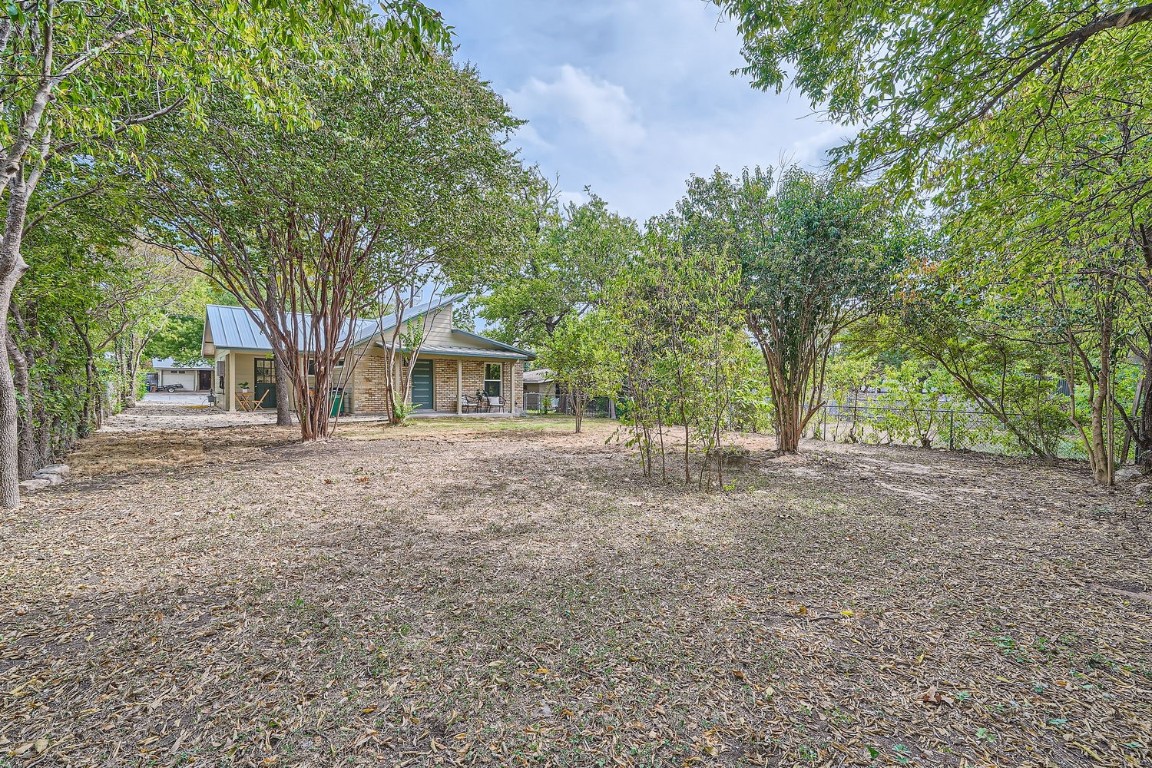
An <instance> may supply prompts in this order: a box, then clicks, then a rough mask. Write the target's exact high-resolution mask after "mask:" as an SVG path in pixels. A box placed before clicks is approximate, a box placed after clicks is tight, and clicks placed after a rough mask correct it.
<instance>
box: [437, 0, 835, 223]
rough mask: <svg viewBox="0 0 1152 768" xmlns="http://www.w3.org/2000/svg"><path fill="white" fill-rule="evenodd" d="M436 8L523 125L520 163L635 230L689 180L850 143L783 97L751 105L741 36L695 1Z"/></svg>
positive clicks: (518, 1) (464, 3)
mask: <svg viewBox="0 0 1152 768" xmlns="http://www.w3.org/2000/svg"><path fill="white" fill-rule="evenodd" d="M437 7H438V8H440V9H441V10H443V11H444V13H445V16H446V17H447V18H448V20H449V22H450V23H452V24H455V25H456V29H457V34H458V39H459V41H460V43H461V56H462V57H463V58H464V59H468V60H471V61H473V62H474V63H476V64H477V66H478V67H479V69H480V72H481V73H482V74H483V75H484V76H485V77H488V78H490V79H491V81H492V83H493V86H494V87H495V88H496V89H497V90H498V91H499V92H500V93H501V94H503V95H504V96H505V97H506V99H507V101H508V103H509V106H510V108H511V110H512V112H513V114H515V115H516V116H517V117H520V118H523V119H527V120H530V121H531V123H530V124H529V125H527V126H525V127H524V128H523V129H521V131H520V133H519V134H518V135H517V137H516V143H517V144H518V145H519V146H520V147H521V148H522V157H523V158H524V159H525V161H526V162H529V163H537V164H539V166H540V169H541V171H542V172H543V173H544V175H545V176H547V177H548V178H549V179H552V178H555V177H557V176H558V177H559V180H560V183H561V184H562V185H563V189H565V190H579V189H582V188H583V187H584V186H585V185H589V186H591V188H592V189H593V190H594V191H595V192H596V193H597V194H599V195H601V196H602V197H604V198H605V199H606V200H607V201H608V204H609V206H611V207H612V208H615V209H617V210H619V211H620V212H621V213H624V214H626V215H629V216H632V217H634V218H637V219H640V220H644V219H647V218H648V217H649V216H652V215H655V214H660V213H663V212H664V211H667V210H668V209H669V208H671V207H672V206H673V205H674V204H675V203H676V200H678V199H679V198H680V197H681V196H682V195H683V194H684V182H685V180H686V179H687V178H688V176H689V175H690V174H693V173H695V174H699V175H707V174H709V173H711V172H712V169H713V168H714V167H716V166H719V167H721V168H723V169H724V170H727V171H731V172H738V171H739V170H740V169H741V168H742V167H743V166H746V165H749V166H750V165H757V164H759V165H777V164H779V163H780V162H781V161H793V162H797V163H800V164H802V165H804V166H806V167H810V168H817V167H820V166H821V165H822V164H823V163H824V162H825V160H826V151H827V150H828V148H829V147H831V146H834V145H836V144H838V143H840V141H841V140H843V139H845V138H848V137H850V136H851V135H852V134H853V132H854V131H853V130H852V128H851V127H844V126H836V125H831V124H829V123H828V122H825V121H823V120H821V119H820V116H819V115H816V114H813V109H812V106H811V105H810V104H809V103H808V100H807V99H806V98H805V97H804V96H803V95H801V94H799V93H797V92H795V91H785V92H784V93H780V94H777V93H764V92H761V91H755V90H753V89H752V88H750V87H749V85H748V82H747V79H746V78H743V77H739V76H736V77H733V76H732V74H731V72H732V70H734V69H737V68H739V67H740V66H741V65H742V64H743V63H744V61H743V58H742V57H741V55H740V44H741V41H740V36H739V34H738V32H737V30H736V28H735V24H734V23H733V22H731V21H718V19H719V12H718V10H717V8H716V6H715V5H713V4H711V3H707V2H702V0H581V2H579V3H572V2H568V3H557V2H551V3H549V2H540V0H443V2H442V3H441V4H440V5H438V6H437ZM572 199H579V198H576V197H575V196H574V197H573V198H572Z"/></svg>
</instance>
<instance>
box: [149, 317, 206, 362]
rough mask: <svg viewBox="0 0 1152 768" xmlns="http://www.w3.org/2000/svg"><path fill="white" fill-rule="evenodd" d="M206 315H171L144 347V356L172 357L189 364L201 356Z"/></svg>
mask: <svg viewBox="0 0 1152 768" xmlns="http://www.w3.org/2000/svg"><path fill="white" fill-rule="evenodd" d="M203 336H204V315H203V314H201V315H195V316H193V315H169V316H168V321H167V322H166V323H165V324H164V327H163V328H162V329H161V330H160V331H159V332H158V333H157V334H156V335H155V336H153V337H152V340H151V341H149V342H148V344H147V345H146V346H145V347H144V356H145V357H150V358H159V359H164V358H166V357H170V358H172V359H173V360H175V361H176V363H177V364H179V365H188V364H189V363H192V362H194V361H196V360H199V359H200V357H201V354H200V343H201V341H202V340H203Z"/></svg>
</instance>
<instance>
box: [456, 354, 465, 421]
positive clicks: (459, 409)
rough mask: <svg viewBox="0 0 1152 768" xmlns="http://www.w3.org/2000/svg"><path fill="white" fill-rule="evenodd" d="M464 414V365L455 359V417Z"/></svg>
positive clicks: (458, 359)
mask: <svg viewBox="0 0 1152 768" xmlns="http://www.w3.org/2000/svg"><path fill="white" fill-rule="evenodd" d="M462 413H464V364H463V363H462V362H460V358H456V415H457V416H459V415H461V414H462Z"/></svg>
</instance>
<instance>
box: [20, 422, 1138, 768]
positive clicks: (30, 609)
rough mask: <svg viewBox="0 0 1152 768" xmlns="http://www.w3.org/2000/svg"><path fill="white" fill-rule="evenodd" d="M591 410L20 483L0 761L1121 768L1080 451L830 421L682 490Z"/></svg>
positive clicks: (1112, 604)
mask: <svg viewBox="0 0 1152 768" xmlns="http://www.w3.org/2000/svg"><path fill="white" fill-rule="evenodd" d="M369 426H371V425H369ZM369 426H365V427H364V429H368V428H369ZM595 427H596V425H595V424H593V425H591V426H590V427H589V430H590V434H589V435H588V436H587V437H574V436H572V435H570V434H567V432H561V431H559V430H550V431H549V430H543V431H541V432H534V433H532V434H525V433H524V432H517V431H516V430H508V431H507V432H505V433H501V434H491V433H484V432H482V431H477V428H475V427H472V426H468V427H458V428H456V429H457V432H449V434H458V435H463V436H464V438H463V439H458V440H455V441H454V444H449V443H448V442H447V441H445V440H443V438H442V433H441V432H432V431H431V430H432V428H431V427H427V428H426V427H424V426H422V425H418V426H414V427H413V428H412V431H405V432H404V433H403V434H401V433H396V432H389V433H387V434H388V436H389V437H388V439H383V440H381V439H377V438H373V439H371V440H367V439H365V440H360V441H357V442H355V443H352V442H351V441H342V440H339V439H337V440H333V441H330V442H328V443H325V444H324V445H323V446H296V445H291V446H289V445H287V444H283V445H280V446H277V445H273V444H272V442H273V441H270V440H269V439H268V437H267V435H266V434H264V433H257V432H256V431H255V430H256V428H248V427H246V428H244V429H243V430H216V431H215V433H214V434H199V433H197V435H196V437H195V439H196V440H198V441H200V442H201V443H202V445H203V449H202V451H201V452H202V453H203V454H204V458H205V459H206V460H208V461H210V462H215V464H214V466H213V468H212V469H211V471H210V472H209V471H208V470H204V471H203V472H201V471H200V470H198V469H196V468H195V467H190V468H188V470H187V471H185V472H181V473H176V475H173V476H167V475H164V476H161V475H156V474H149V473H150V472H151V469H150V468H149V469H146V470H142V471H140V472H139V473H137V474H127V475H121V476H118V477H116V478H114V479H112V480H110V481H108V482H106V483H103V484H101V483H99V482H95V483H91V484H88V485H84V484H82V483H78V484H74V485H73V486H72V487H71V488H70V489H69V490H67V491H60V492H59V493H57V494H55V495H52V496H43V497H39V498H38V499H37V500H36V501H35V502H34V503H32V504H31V505H30V506H29V507H27V508H25V509H22V510H21V511H19V512H18V513H17V517H16V518H14V519H13V520H12V521H8V520H7V518H5V521H4V522H2V523H0V525H2V526H3V528H2V530H0V533H2V534H3V536H4V537H5V538H4V543H5V548H4V555H3V557H4V558H6V559H4V560H3V561H0V606H10V608H9V609H8V610H9V612H8V613H7V614H5V615H0V691H2V692H3V693H0V765H3V764H4V763H5V762H11V763H12V764H13V766H16V765H23V764H24V762H25V761H26V762H28V763H32V764H47V763H49V762H52V764H56V763H59V764H61V765H73V766H77V768H81V767H87V766H96V765H136V764H140V765H144V764H149V763H152V764H157V765H169V764H176V763H177V762H179V761H181V760H188V761H190V762H189V763H188V764H190V765H193V766H194V765H196V764H198V763H200V762H204V763H207V764H235V765H251V766H258V765H268V766H272V765H304V764H308V765H325V766H328V765H331V766H339V767H341V768H343V767H344V766H353V765H397V766H421V765H435V764H444V765H480V764H486V765H539V766H541V768H552V767H553V766H557V765H565V764H567V765H585V764H595V763H602V764H604V765H614V766H630V765H632V766H635V765H698V766H706V765H718V764H724V765H727V764H732V765H765V766H770V765H781V764H784V765H793V764H805V765H849V764H859V765H867V764H875V765H933V766H935V765H940V766H946V767H947V768H956V767H957V766H960V765H969V766H976V765H994V764H1000V765H1022V764H1035V765H1041V764H1043V763H1042V758H1041V756H1043V759H1048V760H1050V761H1052V762H1051V763H1050V764H1059V765H1061V766H1065V765H1067V766H1070V767H1073V768H1078V767H1079V766H1088V765H1101V766H1109V767H1113V766H1115V767H1116V768H1128V766H1139V765H1145V764H1152V752H1150V751H1149V748H1148V746H1146V745H1149V744H1152V732H1150V729H1152V726H1150V725H1149V723H1152V711H1150V710H1152V704H1150V703H1149V697H1148V695H1147V675H1146V672H1145V670H1147V669H1149V668H1150V667H1149V663H1148V653H1147V649H1148V648H1149V647H1152V645H1150V643H1152V628H1150V623H1149V622H1148V620H1147V618H1148V613H1147V610H1146V605H1145V604H1144V603H1142V602H1141V601H1136V600H1128V602H1127V604H1126V603H1125V602H1124V601H1125V599H1126V598H1125V596H1124V595H1112V594H1110V593H1106V594H1104V595H1101V594H1100V590H1093V589H1090V588H1089V587H1090V586H1091V585H1092V584H1098V583H1105V582H1108V583H1116V584H1121V583H1123V584H1136V583H1141V584H1147V583H1150V579H1149V578H1148V575H1147V573H1146V571H1147V565H1146V563H1145V562H1144V561H1142V560H1139V559H1138V558H1134V557H1133V556H1132V554H1131V552H1132V547H1135V546H1145V544H1143V543H1141V542H1145V541H1146V539H1142V538H1139V536H1140V534H1139V533H1138V532H1137V533H1133V534H1130V535H1127V536H1117V535H1116V527H1115V526H1113V525H1111V524H1108V523H1104V522H1101V521H1100V520H1098V519H1095V518H1093V519H1090V520H1088V519H1081V518H1079V517H1078V516H1077V514H1078V513H1077V512H1076V510H1077V509H1078V508H1079V507H1078V506H1077V505H1078V504H1080V503H1081V502H1082V501H1083V500H1084V499H1085V495H1086V492H1085V491H1084V490H1083V486H1082V484H1081V485H1076V484H1075V483H1074V482H1073V481H1074V480H1075V477H1076V470H1070V469H1068V468H1066V467H1065V468H1062V467H1059V466H1057V467H1046V466H1040V465H1035V464H1030V463H1025V462H1016V461H1013V460H988V459H984V458H980V457H961V456H955V455H948V454H941V453H936V452H924V451H902V450H894V449H872V448H865V447H860V446H853V447H850V448H845V449H843V450H844V453H839V452H838V451H840V448H838V447H833V446H828V447H821V448H819V449H818V450H819V451H820V452H819V453H816V454H810V455H808V456H805V455H801V456H799V457H795V459H794V460H793V461H794V462H799V463H802V464H804V466H805V467H814V468H815V469H813V473H812V474H810V475H798V474H794V473H791V472H790V471H788V469H787V467H784V468H783V469H776V468H774V467H773V466H772V465H771V463H770V462H765V463H763V464H761V463H758V462H756V461H755V456H756V454H755V453H754V454H753V461H751V462H749V467H748V468H747V469H746V470H741V473H738V474H736V475H734V482H736V483H737V490H736V491H733V492H731V493H728V494H723V495H719V494H717V495H715V496H706V495H701V494H698V493H694V492H693V493H686V492H684V491H682V490H681V489H679V488H677V487H674V486H667V487H665V486H659V485H647V484H644V485H642V486H641V485H639V484H638V482H639V481H637V479H636V474H637V473H636V471H635V466H634V463H633V459H634V457H632V456H630V455H629V454H628V453H627V452H626V451H624V450H622V449H621V450H616V449H606V448H605V447H604V444H603V438H604V435H598V434H596V433H595V432H594V430H595ZM426 429H427V430H428V431H422V430H426ZM437 429H442V428H440V427H437ZM247 430H252V431H251V432H249V431H247ZM168 434H169V437H171V435H170V433H168ZM413 435H414V436H415V437H413V438H411V439H410V438H409V437H406V436H413ZM289 438H290V436H289ZM101 439H103V438H101ZM166 439H167V438H166ZM189 439H191V438H189ZM284 439H288V438H282V439H281V442H282V443H283V440H284ZM756 439H758V438H752V440H756ZM769 442H770V440H766V441H765V445H767V444H768V443H769ZM141 444H142V445H145V446H150V448H149V449H150V450H151V449H152V448H155V444H156V441H155V440H153V439H152V438H148V439H144V440H142V442H141ZM753 444H755V443H753ZM130 448H131V446H129V445H128V441H127V440H126V439H125V440H123V442H121V443H118V447H117V451H121V452H122V453H121V455H120V458H119V459H118V460H123V459H124V457H125V456H127V455H128V451H129V449H130ZM254 455H258V457H259V461H260V467H261V469H260V471H259V472H253V471H251V467H252V461H253V456H254ZM89 457H90V458H91V459H95V458H98V457H96V456H94V453H92V452H90V453H89ZM222 457H230V458H228V459H227V460H223V459H222ZM817 459H818V460H817ZM912 461H914V462H915V464H916V466H917V467H928V468H929V470H930V472H925V471H924V470H921V469H918V470H917V472H907V473H905V474H904V475H903V476H901V477H899V478H895V477H891V476H892V475H896V474H899V473H900V472H901V471H902V470H901V466H902V465H906V464H909V463H910V462H912ZM149 466H150V465H149ZM478 467H482V468H483V471H482V472H478V471H477V468H478ZM862 473H865V474H867V475H868V476H869V477H871V476H872V475H880V476H884V475H886V476H889V478H888V479H890V480H892V484H895V485H898V486H900V487H906V486H909V485H915V484H917V483H920V485H919V486H917V488H918V490H925V491H927V490H930V491H931V492H932V493H933V494H935V495H936V496H937V498H938V500H937V501H936V502H934V505H933V506H932V507H931V508H930V509H926V508H923V505H921V504H918V503H917V502H916V500H915V499H913V498H911V497H909V496H908V494H891V493H887V492H886V491H885V489H884V488H881V487H877V486H874V485H873V484H871V482H861V481H859V480H858V479H855V478H856V477H857V476H858V475H860V474H862ZM933 473H934V474H933ZM322 478H327V479H328V480H329V481H330V482H327V483H325V482H323V480H321V479H322ZM362 478H365V479H367V478H371V480H372V483H371V485H369V484H367V483H366V482H365V480H364V479H362ZM397 478H419V481H418V482H416V481H412V482H407V481H401V480H398V479H397ZM493 478H516V480H515V482H511V481H509V483H510V484H502V483H504V482H505V481H504V480H501V481H500V483H497V482H495V481H494V480H493ZM522 478H528V479H522ZM317 480H321V482H317ZM961 481H962V483H963V486H964V487H966V488H970V487H972V486H973V485H976V484H980V485H981V486H982V488H983V490H982V492H981V493H980V494H972V493H967V492H963V493H962V492H959V491H956V490H955V488H956V487H957V486H959V485H960V484H961ZM1077 482H1078V481H1077ZM206 483H210V484H211V486H212V488H213V494H211V497H212V498H211V499H210V500H206V499H205V496H204V493H203V489H204V487H206V485H205V484H206ZM749 489H751V490H749ZM1014 489H1020V490H1019V491H1016V490H1014ZM1024 489H1026V491H1025V490H1024ZM1045 494H1047V495H1048V497H1049V498H1047V499H1045V500H1043V502H1042V503H1044V504H1045V506H1046V508H1048V509H1050V510H1054V511H1047V512H1039V511H1037V509H1036V505H1037V504H1039V503H1041V502H1040V501H1038V500H1037V498H1038V497H1040V496H1044V495H1045ZM638 496H640V497H642V498H643V499H644V501H643V502H642V503H636V504H630V503H628V502H627V500H628V499H633V498H636V497H638ZM1117 499H1120V495H1119V494H1118V495H1117V496H1116V497H1111V496H1110V497H1109V498H1108V503H1109V504H1112V505H1118V504H1120V503H1121V501H1122V499H1121V500H1120V501H1118V500H1117ZM765 502H770V504H771V505H770V506H768V509H774V508H779V509H783V510H786V511H787V514H783V515H780V516H779V517H777V516H776V515H773V514H771V513H768V514H766V513H765V512H764V509H765V506H766V505H765ZM1085 503H1086V502H1085ZM990 504H991V505H994V507H995V510H996V514H995V515H988V514H987V512H988V508H989V505H990ZM175 507H178V508H179V509H178V510H177V511H181V512H182V513H183V514H181V515H175V514H173V508H175ZM1086 508H1090V507H1086ZM1126 509H1129V513H1130V514H1132V515H1134V516H1135V515H1136V514H1137V512H1135V511H1131V509H1130V508H1126ZM1053 516H1059V517H1060V518H1061V519H1060V520H1059V522H1061V523H1064V524H1065V525H1063V526H1062V527H1060V528H1059V529H1058V530H1056V531H1055V532H1054V528H1056V526H1054V525H1053ZM1133 519H1137V518H1135V517H1134V518H1133ZM149 520H151V521H153V522H152V524H151V525H147V524H146V523H147V521H149ZM910 534H914V536H912V535H910ZM913 538H915V539H918V541H913ZM65 550H67V551H68V552H70V553H71V554H69V555H65V554H64V552H65ZM1114 572H1115V573H1114ZM1121 572H1123V573H1121ZM1112 580H1115V581H1112ZM1078 584H1083V585H1088V586H1086V587H1084V588H1080V587H1078V586H1076V585H1078ZM848 606H851V607H848ZM13 608H18V610H13ZM17 616H18V617H19V618H16V617H17ZM1006 638H1010V640H1011V642H1010V643H1009V640H1008V639H1006ZM41 740H43V741H41ZM40 746H42V747H43V749H41V748H40ZM17 750H20V752H19V754H17ZM38 755H45V756H46V757H45V758H43V759H41V760H39V762H38V763H37V756H38ZM181 755H186V756H187V758H185V757H181ZM1029 761H1030V762H1029Z"/></svg>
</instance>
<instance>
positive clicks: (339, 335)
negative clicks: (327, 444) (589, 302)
mask: <svg viewBox="0 0 1152 768" xmlns="http://www.w3.org/2000/svg"><path fill="white" fill-rule="evenodd" d="M331 47H332V48H333V50H332V51H331V53H332V56H331V58H330V59H329V60H327V61H326V62H325V63H324V66H310V65H309V64H308V63H307V62H301V63H300V64H299V65H298V67H297V68H296V71H295V73H294V75H293V76H294V77H295V78H296V79H297V83H296V84H297V87H298V88H299V89H301V90H307V91H309V92H310V93H312V94H313V95H312V97H311V98H310V99H309V102H308V106H309V108H310V110H311V112H312V114H313V115H314V117H315V121H314V122H313V123H312V124H310V125H307V126H299V127H294V128H293V127H289V128H284V127H282V126H277V125H272V124H269V123H268V122H266V121H263V120H260V119H259V118H258V117H256V116H253V115H251V112H250V110H248V109H247V108H246V106H245V105H244V103H243V99H242V98H241V96H240V95H238V94H236V93H235V92H232V91H230V90H227V89H221V90H220V91H219V92H218V93H216V94H214V96H213V100H212V101H211V102H210V104H209V107H208V109H207V110H206V119H205V125H204V128H203V129H202V130H200V131H191V132H189V131H184V130H172V131H169V132H168V133H167V134H166V135H165V137H164V138H163V145H162V149H163V153H162V155H161V157H160V158H159V159H158V161H157V163H156V165H155V167H154V168H153V169H151V173H150V175H149V179H150V184H151V190H152V191H151V194H150V195H149V198H148V203H147V204H148V206H149V208H150V210H151V212H152V216H153V224H154V225H153V231H152V236H153V237H154V238H155V239H156V240H158V241H164V242H167V243H168V244H169V245H170V246H171V247H173V248H176V249H178V250H180V251H181V252H182V253H184V254H186V258H187V260H188V263H189V264H190V265H192V266H193V267H194V268H196V269H198V270H200V271H202V272H203V273H204V274H205V275H206V276H207V277H208V278H209V279H210V280H212V281H213V282H215V283H216V284H217V285H219V286H220V287H222V288H223V289H225V290H227V291H228V292H230V293H232V294H233V295H235V296H236V297H237V298H238V299H239V300H240V302H241V304H243V305H244V306H245V307H246V308H247V310H248V311H249V314H250V316H251V317H252V319H253V321H254V322H255V323H256V324H257V325H258V326H259V327H260V328H261V330H262V331H263V332H264V333H265V335H266V336H267V338H268V339H269V341H270V342H271V344H272V347H273V353H274V356H275V358H276V360H277V362H278V364H279V365H281V366H283V367H284V369H285V370H286V371H287V372H288V378H289V379H290V381H291V383H292V388H293V395H294V396H293V401H294V404H295V407H296V415H297V417H298V419H299V424H300V429H301V437H302V438H303V439H304V440H319V439H323V438H325V437H327V436H328V435H329V434H330V432H331V428H332V426H333V422H332V421H331V420H330V395H331V389H332V387H333V386H334V385H335V386H339V385H340V384H341V378H340V377H341V375H342V373H341V372H340V371H338V370H337V369H338V368H340V367H341V366H340V362H341V361H342V360H346V359H350V352H351V351H352V350H353V349H354V348H355V347H356V345H357V344H360V343H363V342H366V341H368V340H369V336H370V335H371V334H372V333H373V325H374V324H373V323H372V322H369V321H368V320H367V318H369V317H371V318H372V319H375V318H377V317H379V316H380V312H381V311H382V310H381V307H382V305H386V304H387V297H389V296H390V295H391V294H392V293H393V290H392V289H394V288H396V287H403V286H409V285H411V284H412V283H413V281H414V280H416V279H418V278H419V276H420V275H425V274H427V273H428V272H429V271H430V270H431V271H436V272H438V273H439V274H442V275H443V276H444V278H445V280H446V281H447V282H454V281H459V282H461V283H468V282H470V281H472V279H473V277H472V275H473V274H474V272H475V271H477V270H480V269H483V268H485V267H487V266H491V265H494V264H499V263H500V262H501V260H502V259H504V258H507V257H508V255H509V253H511V252H512V251H513V249H512V248H511V245H510V244H511V243H513V242H514V241H515V238H514V237H512V236H511V235H510V234H509V232H510V230H514V229H515V227H516V226H518V221H517V219H516V216H515V212H514V210H513V206H512V205H511V204H510V202H509V201H510V200H511V198H512V194H511V192H512V190H514V189H515V187H516V185H517V184H519V183H520V182H521V181H522V177H523V169H522V168H521V167H520V165H519V163H518V162H517V161H516V159H515V157H514V156H513V154H512V153H511V152H510V151H508V149H507V148H506V147H505V141H506V138H507V135H508V133H509V131H510V130H511V129H512V128H513V127H515V126H516V125H517V124H518V123H517V121H515V120H514V119H513V118H511V117H510V116H509V115H508V113H507V109H506V106H505V105H504V102H503V101H502V100H501V99H500V98H499V97H498V96H497V95H496V94H495V93H493V92H492V90H491V89H490V88H488V86H487V85H485V84H484V83H483V82H481V81H480V79H479V78H478V77H477V75H476V73H475V72H474V71H473V70H471V69H467V68H461V67H457V66H456V65H455V64H453V62H452V61H451V60H450V59H449V58H448V56H447V54H445V53H437V54H435V55H433V56H432V57H431V58H429V59H426V60H415V59H413V58H412V57H406V56H404V55H402V53H403V51H402V49H398V47H397V46H395V45H380V44H378V41H376V40H375V39H374V38H373V37H371V36H369V35H366V34H364V33H363V31H362V30H361V31H358V32H353V33H349V34H345V35H342V36H341V37H338V38H335V39H334V40H333V42H332V46H331ZM333 69H335V70H336V71H337V72H338V73H339V74H340V75H341V76H340V77H339V78H338V79H337V82H335V83H333V82H332V77H331V71H332V70H333ZM309 317H310V318H311V319H310V320H308V319H306V318H309ZM376 327H377V328H378V326H376ZM309 358H311V362H310V363H309ZM344 368H345V373H346V371H347V370H348V366H345V367H344Z"/></svg>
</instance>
